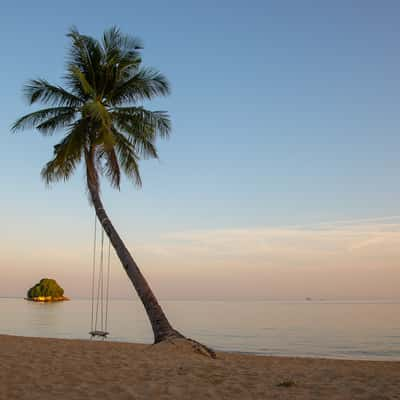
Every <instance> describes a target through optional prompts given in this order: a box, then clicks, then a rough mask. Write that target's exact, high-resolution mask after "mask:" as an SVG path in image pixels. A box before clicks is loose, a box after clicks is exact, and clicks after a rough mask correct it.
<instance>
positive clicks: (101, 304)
mask: <svg viewBox="0 0 400 400" xmlns="http://www.w3.org/2000/svg"><path fill="white" fill-rule="evenodd" d="M100 229H101V236H100V248H99V249H97V246H98V245H97V218H96V214H95V220H94V235H93V236H94V238H93V262H92V296H91V300H92V315H91V324H90V332H89V335H90V337H91V339H95V338H96V337H99V338H102V339H103V340H104V339H106V338H107V335H109V332H108V330H107V325H108V305H109V297H110V296H109V293H110V264H111V242H110V240H108V252H107V260H106V259H105V258H106V257H105V256H104V229H102V228H100ZM97 251H99V254H100V255H99V257H98V258H96V252H97ZM97 259H98V264H99V265H98V266H97V268H96V264H97ZM105 264H106V265H105ZM105 274H106V276H104V275H105Z"/></svg>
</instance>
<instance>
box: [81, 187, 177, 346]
mask: <svg viewBox="0 0 400 400" xmlns="http://www.w3.org/2000/svg"><path fill="white" fill-rule="evenodd" d="M88 186H89V192H90V197H91V199H92V202H93V206H94V208H95V210H96V215H97V218H98V219H99V221H100V223H101V225H102V227H103V228H104V231H105V232H106V234H107V236H108V237H109V239H110V241H111V244H112V245H113V247H114V249H115V251H116V253H117V255H118V257H119V259H120V261H121V263H122V265H123V267H124V269H125V271H126V273H127V275H128V277H129V279H130V280H131V282H132V284H133V286H134V287H135V289H136V291H137V294H138V295H139V298H140V300H142V303H143V305H144V308H145V309H146V312H147V315H148V317H149V319H150V323H151V327H152V328H153V333H154V342H155V343H158V342H161V341H163V340H165V339H169V338H183V337H184V336H183V335H182V334H180V333H179V332H178V331H176V330H175V329H174V328H173V327H172V326H171V324H170V323H169V321H168V319H167V317H166V315H165V314H164V311H163V310H162V308H161V306H160V305H159V304H158V301H157V299H156V297H155V296H154V294H153V291H152V290H151V288H150V286H149V284H148V283H147V281H146V279H145V278H144V276H143V275H142V273H141V272H140V270H139V268H138V266H137V264H136V263H135V261H134V260H133V258H132V256H131V254H130V253H129V251H128V249H127V248H126V246H125V244H124V242H123V241H122V239H121V238H120V236H119V234H118V232H117V231H116V230H115V228H114V226H113V224H112V223H111V221H110V219H109V218H108V215H107V213H106V212H105V210H104V207H103V203H102V201H101V198H100V195H99V192H98V190H97V188H96V187H95V186H94V185H91V184H89V183H88Z"/></svg>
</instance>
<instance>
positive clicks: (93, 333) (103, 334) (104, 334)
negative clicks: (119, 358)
mask: <svg viewBox="0 0 400 400" xmlns="http://www.w3.org/2000/svg"><path fill="white" fill-rule="evenodd" d="M109 334H110V333H109V332H104V331H90V332H89V335H90V336H91V338H92V339H93V338H95V337H96V336H98V337H102V338H104V339H107V335H109Z"/></svg>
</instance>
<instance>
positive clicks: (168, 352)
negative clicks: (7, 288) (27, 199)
mask: <svg viewBox="0 0 400 400" xmlns="http://www.w3.org/2000/svg"><path fill="white" fill-rule="evenodd" d="M0 360H1V366H0V399H7V400H10V399H12V400H14V399H29V400H36V399H37V400H39V399H40V400H46V399H52V400H53V399H57V400H64V399H65V400H67V399H68V400H73V399H97V400H106V399H115V400H118V399H146V400H153V399H174V400H178V399H189V400H197V399H207V400H213V399H227V400H228V399H229V400H231V399H296V400H305V399H307V400H309V399H338V400H346V399H349V400H355V399H370V400H383V399H400V362H383V361H344V360H329V359H312V358H290V357H264V356H255V355H241V354H231V353H222V352H218V353H217V359H215V360H214V359H211V358H207V357H205V356H203V355H201V354H197V353H196V352H194V351H193V349H192V348H191V346H190V344H188V343H186V342H181V341H174V342H172V343H161V344H158V345H153V346H151V345H141V344H130V343H115V342H94V341H88V340H87V341H85V340H64V339H42V338H27V337H15V336H4V335H0ZM285 381H289V382H292V383H293V382H294V384H292V385H290V384H289V387H285V386H279V384H281V383H283V382H285Z"/></svg>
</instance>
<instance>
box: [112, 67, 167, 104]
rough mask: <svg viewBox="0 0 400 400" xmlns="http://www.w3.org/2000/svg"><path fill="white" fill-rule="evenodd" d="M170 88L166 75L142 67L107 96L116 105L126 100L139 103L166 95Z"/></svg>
mask: <svg viewBox="0 0 400 400" xmlns="http://www.w3.org/2000/svg"><path fill="white" fill-rule="evenodd" d="M169 90H170V89H169V83H168V81H167V79H166V78H165V76H164V75H162V74H161V73H160V72H158V71H156V70H153V69H150V68H142V69H140V70H138V71H137V73H135V74H134V75H133V76H132V77H131V78H129V79H127V80H125V81H123V82H121V83H119V84H118V85H117V86H116V87H115V89H114V90H113V91H112V92H111V93H110V94H109V95H108V96H107V101H109V102H110V104H112V105H114V106H117V105H120V104H122V103H126V102H128V103H129V102H133V103H137V102H138V101H141V100H150V99H152V98H154V97H156V96H166V95H168V94H169Z"/></svg>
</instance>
